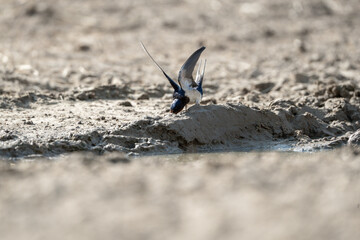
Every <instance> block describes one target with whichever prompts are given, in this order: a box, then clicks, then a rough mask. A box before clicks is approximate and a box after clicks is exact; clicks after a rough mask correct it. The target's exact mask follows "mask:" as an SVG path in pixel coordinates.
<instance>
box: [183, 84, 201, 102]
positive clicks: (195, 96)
mask: <svg viewBox="0 0 360 240" xmlns="http://www.w3.org/2000/svg"><path fill="white" fill-rule="evenodd" d="M184 90H185V89H184ZM185 96H187V97H188V98H189V99H190V103H196V104H200V102H201V98H202V96H201V93H200V92H199V91H198V90H196V89H194V88H189V89H186V90H185Z"/></svg>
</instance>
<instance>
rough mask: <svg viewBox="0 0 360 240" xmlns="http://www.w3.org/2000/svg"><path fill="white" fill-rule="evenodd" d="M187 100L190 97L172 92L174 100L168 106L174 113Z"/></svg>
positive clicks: (179, 109) (181, 107)
mask: <svg viewBox="0 0 360 240" xmlns="http://www.w3.org/2000/svg"><path fill="white" fill-rule="evenodd" d="M189 102H190V99H189V98H188V97H186V96H185V95H182V94H178V93H174V101H173V102H172V104H171V106H170V112H171V113H175V114H177V113H179V112H180V111H181V110H183V109H184V107H185V105H186V104H188V103H189Z"/></svg>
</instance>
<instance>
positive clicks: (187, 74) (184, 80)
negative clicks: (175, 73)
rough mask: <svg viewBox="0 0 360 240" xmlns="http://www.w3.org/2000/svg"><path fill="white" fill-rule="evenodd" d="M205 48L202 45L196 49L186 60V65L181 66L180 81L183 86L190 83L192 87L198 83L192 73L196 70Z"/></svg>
mask: <svg viewBox="0 0 360 240" xmlns="http://www.w3.org/2000/svg"><path fill="white" fill-rule="evenodd" d="M204 50H205V47H201V48H199V49H198V50H196V51H195V52H194V53H193V54H191V56H190V57H189V58H188V59H187V60H186V62H185V63H184V65H183V66H182V67H181V69H180V71H179V77H178V81H179V84H180V86H181V87H184V86H183V85H185V84H188V83H190V85H191V86H192V87H196V86H197V83H195V82H194V78H193V76H192V73H193V71H194V68H195V65H196V63H197V61H198V60H199V58H200V55H201V53H202V52H203V51H204Z"/></svg>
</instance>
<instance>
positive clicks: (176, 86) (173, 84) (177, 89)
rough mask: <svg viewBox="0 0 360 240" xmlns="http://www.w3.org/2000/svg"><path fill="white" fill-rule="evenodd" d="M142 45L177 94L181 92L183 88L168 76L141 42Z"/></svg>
mask: <svg viewBox="0 0 360 240" xmlns="http://www.w3.org/2000/svg"><path fill="white" fill-rule="evenodd" d="M140 44H141V46H142V48H143V49H144V51H145V52H146V53H147V55H148V56H149V57H150V58H151V60H152V61H153V62H154V63H155V64H156V66H157V67H158V68H159V69H160V71H162V73H163V74H164V75H165V77H166V78H167V79H168V80H169V82H170V84H171V86H172V87H173V88H174V90H175V91H176V92H178V91H180V90H181V87H180V86H179V85H178V84H177V83H176V82H175V81H174V80H172V79H171V78H170V77H169V76H168V75H167V74H166V72H165V71H164V70H163V69H162V67H160V65H159V64H158V63H157V62H156V61H155V60H154V58H153V57H152V56H151V55H150V53H149V52H148V50H147V49H146V47H145V45H144V44H143V43H142V42H140Z"/></svg>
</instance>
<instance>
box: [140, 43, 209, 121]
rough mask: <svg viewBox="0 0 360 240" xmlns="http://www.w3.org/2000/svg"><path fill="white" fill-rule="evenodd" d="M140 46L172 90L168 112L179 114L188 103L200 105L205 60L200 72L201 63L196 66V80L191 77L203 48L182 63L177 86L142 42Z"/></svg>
mask: <svg viewBox="0 0 360 240" xmlns="http://www.w3.org/2000/svg"><path fill="white" fill-rule="evenodd" d="M140 43H141V46H142V48H143V49H144V51H145V52H146V53H147V55H148V56H149V57H150V58H151V60H152V61H153V62H154V63H155V65H156V66H157V67H158V68H159V69H160V71H162V73H163V74H164V75H165V77H166V78H167V79H168V81H169V82H170V84H171V86H172V87H173V88H174V93H173V99H174V100H173V102H172V104H171V106H170V112H172V113H175V114H177V113H179V112H180V111H181V110H183V108H184V107H185V106H186V105H187V104H188V103H195V104H200V102H201V99H202V96H203V89H202V83H203V79H204V74H205V67H206V60H205V61H204V67H203V69H202V71H201V65H202V64H201V61H200V63H199V65H198V69H197V73H196V78H195V81H194V78H193V76H192V74H193V71H194V68H195V65H196V63H197V61H198V60H199V58H200V55H201V53H202V52H203V51H204V50H205V47H201V48H199V49H198V50H196V51H195V52H194V53H193V54H192V55H191V56H190V57H189V58H188V59H187V60H186V62H185V63H184V65H183V66H182V67H181V68H180V71H179V77H178V82H179V84H177V83H176V82H175V81H174V80H172V79H171V78H170V77H169V75H167V74H166V72H165V71H164V70H163V69H162V67H160V65H159V64H158V63H157V62H156V61H155V60H154V58H153V57H152V56H151V55H150V53H149V52H148V50H147V49H146V47H145V46H144V44H143V43H142V42H140Z"/></svg>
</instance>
